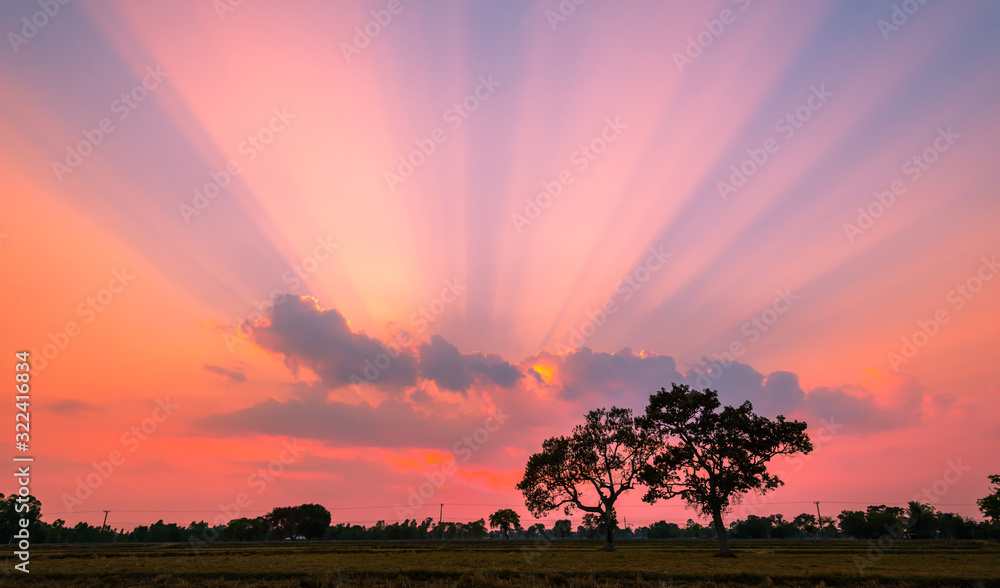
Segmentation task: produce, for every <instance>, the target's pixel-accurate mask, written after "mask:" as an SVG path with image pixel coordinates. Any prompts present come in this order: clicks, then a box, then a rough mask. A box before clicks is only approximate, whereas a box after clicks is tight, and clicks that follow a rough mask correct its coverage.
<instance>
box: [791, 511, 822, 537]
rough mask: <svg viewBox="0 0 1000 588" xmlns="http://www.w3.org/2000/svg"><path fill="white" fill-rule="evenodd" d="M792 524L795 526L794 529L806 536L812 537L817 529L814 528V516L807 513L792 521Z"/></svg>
mask: <svg viewBox="0 0 1000 588" xmlns="http://www.w3.org/2000/svg"><path fill="white" fill-rule="evenodd" d="M792 524H793V525H795V528H796V529H798V530H800V531H802V532H803V533H805V534H806V535H812V534H813V533H815V532H816V529H817V528H818V527H817V526H816V516H815V515H811V514H809V513H807V512H804V513H802V514H800V515H798V516H796V517H795V518H794V519H792Z"/></svg>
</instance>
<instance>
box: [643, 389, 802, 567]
mask: <svg viewBox="0 0 1000 588" xmlns="http://www.w3.org/2000/svg"><path fill="white" fill-rule="evenodd" d="M720 408H721V410H720ZM642 424H643V426H644V427H646V428H648V430H649V431H650V432H651V433H652V435H653V436H654V437H656V438H657V439H658V440H659V442H658V443H657V447H658V450H657V452H656V454H655V456H654V457H653V460H652V463H651V464H648V465H647V466H646V467H645V468H644V469H643V471H642V482H643V484H645V485H646V486H647V487H648V491H647V492H646V495H645V496H644V497H643V500H645V501H646V502H650V503H652V502H655V501H657V500H660V499H666V498H672V497H674V496H680V497H681V498H683V499H684V500H685V501H687V503H688V505H689V506H691V507H692V508H695V509H697V510H698V511H699V512H701V513H702V514H704V515H706V516H710V517H711V518H712V521H713V523H714V524H715V529H716V533H717V535H718V538H719V555H720V556H723V557H732V554H731V553H730V551H729V544H728V541H727V537H726V526H725V524H724V523H723V521H722V515H723V514H724V513H727V512H729V510H730V509H731V508H732V506H733V505H734V504H738V503H739V502H740V500H741V498H742V496H743V495H744V494H746V493H747V492H750V491H754V492H757V493H759V494H764V493H766V492H768V491H770V490H773V489H775V488H777V487H778V486H779V485H781V484H783V483H784V482H782V481H781V480H780V479H779V478H778V477H777V476H775V475H774V474H771V473H770V472H768V471H767V463H768V461H770V460H771V459H772V458H773V457H775V456H778V455H782V454H793V453H808V452H810V451H812V443H811V442H810V441H809V436H808V435H806V432H805V430H806V423H804V422H801V421H788V420H786V419H785V417H784V416H781V415H779V416H778V417H776V418H775V419H774V420H771V419H768V418H766V417H763V416H760V415H757V414H755V413H754V412H753V405H751V403H750V402H749V401H747V402H744V403H743V404H741V405H740V406H738V407H733V406H726V407H724V408H723V407H722V406H721V403H720V402H719V395H718V392H716V391H715V390H710V389H708V388H706V389H705V390H704V391H702V392H699V391H697V390H692V389H691V388H690V387H689V386H687V385H678V384H673V386H672V389H671V390H667V389H666V388H661V389H660V391H659V392H657V393H655V394H653V395H652V396H650V397H649V406H647V408H646V416H645V418H644V419H643V420H642Z"/></svg>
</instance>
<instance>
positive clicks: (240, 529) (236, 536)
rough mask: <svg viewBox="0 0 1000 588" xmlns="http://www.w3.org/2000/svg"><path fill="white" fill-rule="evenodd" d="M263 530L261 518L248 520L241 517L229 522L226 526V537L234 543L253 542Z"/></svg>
mask: <svg viewBox="0 0 1000 588" xmlns="http://www.w3.org/2000/svg"><path fill="white" fill-rule="evenodd" d="M261 529H262V526H261V520H260V519H259V518H255V519H248V518H246V517H240V518H238V519H233V520H231V521H229V524H228V525H226V536H227V537H228V538H229V539H231V540H233V541H253V539H254V538H255V537H256V536H257V535H259V534H260V532H261Z"/></svg>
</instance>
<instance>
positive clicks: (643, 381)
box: [200, 294, 933, 447]
mask: <svg viewBox="0 0 1000 588" xmlns="http://www.w3.org/2000/svg"><path fill="white" fill-rule="evenodd" d="M252 337H253V340H254V341H255V342H257V343H258V344H259V345H260V346H261V347H263V348H264V349H267V350H269V351H272V352H275V353H278V354H280V355H282V356H283V358H284V361H285V364H286V365H287V366H288V367H289V369H291V370H292V371H293V373H294V372H295V371H297V370H298V369H300V368H302V367H305V368H308V369H310V370H312V371H313V372H315V373H316V374H317V375H318V376H319V378H320V381H318V382H312V383H308V385H307V388H308V389H307V390H298V392H296V393H295V394H294V395H293V397H291V398H289V399H287V400H284V401H279V400H276V399H271V400H268V401H266V402H262V403H259V404H256V405H253V406H250V407H247V408H244V409H242V410H237V411H235V412H231V413H228V414H217V415H213V416H210V417H207V418H204V419H202V420H201V421H200V424H201V425H202V426H205V427H207V428H209V429H212V430H214V431H217V432H218V433H220V434H243V433H248V432H252V433H260V434H267V435H295V436H301V437H307V438H312V439H319V440H323V441H325V442H327V443H329V444H331V445H338V446H353V447H365V446H373V447H374V446H377V447H439V446H449V445H450V444H451V443H454V441H455V439H457V438H460V436H461V435H466V434H468V432H469V431H470V430H474V429H475V427H478V426H480V425H481V421H482V417H474V416H470V415H472V414H482V413H485V411H486V409H487V407H488V406H492V405H494V404H495V405H498V406H501V407H507V409H510V410H514V409H516V410H514V412H517V413H518V416H517V418H516V419H515V420H516V424H514V425H513V426H512V428H513V429H516V431H517V432H516V433H515V434H516V435H519V436H520V437H521V438H532V439H533V438H535V437H537V436H539V435H545V436H548V435H552V434H560V433H565V432H568V431H569V430H571V428H572V426H573V425H575V424H577V420H578V418H579V417H580V416H582V415H583V414H585V413H586V412H587V411H589V410H592V409H594V408H597V407H601V406H611V405H616V406H621V407H628V408H632V409H633V410H636V411H643V410H645V407H646V404H647V402H648V398H649V396H650V395H651V394H653V393H655V392H656V391H658V390H659V389H660V388H669V387H670V386H671V385H672V384H673V383H678V384H688V385H691V386H692V387H695V388H697V389H704V388H711V389H714V390H717V391H718V392H719V396H720V400H721V401H722V402H723V404H728V405H739V404H742V403H743V402H745V401H750V402H751V403H752V404H753V406H754V410H755V411H756V412H757V413H759V414H762V415H765V416H768V417H774V416H777V415H779V414H784V415H786V416H788V417H789V418H799V419H804V420H806V421H807V422H809V423H810V425H812V426H819V425H820V424H821V423H822V422H823V421H824V420H826V421H834V422H836V423H838V424H841V425H843V426H844V432H845V433H871V432H876V431H883V430H888V429H893V428H899V427H905V426H909V425H912V424H914V423H916V422H920V420H921V419H922V418H923V413H922V412H921V406H922V405H923V404H924V400H925V398H927V396H926V393H925V391H924V390H923V389H922V388H920V386H919V385H917V383H916V381H915V380H912V379H906V378H900V377H896V376H891V377H890V376H885V377H883V378H882V379H881V380H875V379H873V380H872V382H873V383H872V384H871V386H873V387H875V388H877V390H873V389H872V388H870V387H864V386H860V385H858V386H841V387H824V388H816V389H813V390H809V391H807V390H804V389H803V388H802V386H801V384H800V382H799V377H798V376H797V375H796V374H795V373H793V372H790V371H783V370H779V371H774V372H771V373H770V374H766V375H765V374H764V373H762V372H760V371H758V370H757V369H755V368H754V367H753V366H751V365H749V364H745V363H740V362H738V361H732V362H729V363H728V364H725V365H723V364H721V363H719V362H712V361H710V360H709V359H707V358H702V360H701V361H699V362H696V363H694V364H691V365H688V366H687V367H686V368H685V371H684V372H682V371H681V370H679V369H678V366H677V362H676V361H675V360H674V358H673V357H671V356H668V355H661V354H657V353H652V352H649V351H641V352H636V351H635V350H633V349H631V348H627V347H626V348H624V349H622V350H620V351H618V352H616V353H607V352H597V351H594V350H592V349H590V348H581V349H574V350H570V351H567V352H565V353H563V354H560V355H553V354H551V353H548V352H544V351H543V352H539V353H537V354H535V355H533V356H531V357H529V358H527V359H525V360H524V361H522V362H520V363H518V364H516V365H515V364H512V363H511V362H510V361H508V360H506V359H505V358H503V357H502V356H500V355H498V354H495V353H480V352H473V353H462V352H461V350H459V349H458V348H457V347H456V346H455V345H453V344H451V343H449V342H448V341H447V340H445V339H444V338H443V337H441V336H440V335H433V336H431V337H430V339H429V340H427V341H424V342H420V343H413V344H410V343H409V342H407V344H406V345H401V344H398V343H395V342H393V343H392V344H387V343H384V342H383V341H381V340H379V339H377V338H375V337H370V336H368V335H366V334H365V333H363V332H354V331H352V330H351V328H350V325H349V323H348V322H347V319H346V318H345V317H344V315H343V314H341V313H340V312H339V311H337V310H333V309H329V310H328V309H323V308H321V307H320V306H319V305H318V303H317V302H316V300H315V299H313V298H311V297H298V296H294V295H290V294H285V295H283V296H281V297H280V298H279V299H278V300H277V303H276V304H275V307H274V311H273V315H272V316H271V318H270V320H268V321H261V324H258V325H256V327H255V330H254V331H253V334H252ZM205 368H206V369H208V370H210V371H213V372H215V373H219V374H221V375H225V376H227V377H230V378H231V379H234V381H235V378H236V377H242V374H241V373H236V372H232V371H230V370H225V369H223V368H218V367H216V366H208V365H206V366H205ZM527 374H530V375H531V376H533V377H531V378H525V377H524V376H525V375H527ZM369 375H373V376H374V377H368V376H369ZM357 378H363V379H362V380H361V381H367V380H372V384H373V385H374V386H377V387H378V388H379V389H381V390H383V391H384V392H387V393H388V396H387V397H386V396H382V397H371V396H364V395H361V396H358V395H353V396H340V397H338V396H336V395H334V396H330V395H327V394H324V393H322V391H323V390H324V389H325V390H337V389H340V388H345V385H348V384H351V383H354V382H357ZM431 383H433V385H430V384H431ZM355 390H357V389H356V388H355ZM437 391H451V392H460V393H462V395H463V397H462V399H460V400H456V399H454V398H446V397H442V396H441V395H440V394H438V392H437ZM359 400H360V401H361V402H360V403H356V402H357V401H359ZM931 404H933V403H931ZM477 419H478V421H477Z"/></svg>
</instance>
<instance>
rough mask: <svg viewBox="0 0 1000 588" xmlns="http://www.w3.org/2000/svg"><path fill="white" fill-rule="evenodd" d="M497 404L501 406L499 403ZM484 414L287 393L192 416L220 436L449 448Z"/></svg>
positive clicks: (480, 423) (482, 419)
mask: <svg viewBox="0 0 1000 588" xmlns="http://www.w3.org/2000/svg"><path fill="white" fill-rule="evenodd" d="M501 409H503V407H502V405H501ZM486 418H487V417H486V416H485V415H462V416H457V417H455V418H444V417H441V416H438V415H435V414H429V415H428V414H422V413H421V412H420V411H418V410H417V409H416V407H415V406H413V405H412V404H410V403H407V402H403V401H400V400H395V399H388V400H385V401H384V402H382V403H381V404H379V405H378V406H377V407H373V406H371V405H369V404H367V403H364V402H362V403H361V404H355V405H352V404H345V403H341V402H328V401H322V400H302V399H298V398H292V399H289V400H286V401H284V402H279V401H277V400H274V399H270V400H267V401H265V402H261V403H258V404H255V405H253V406H250V407H248V408H244V409H242V410H238V411H235V412H232V413H228V414H217V415H212V416H208V417H205V418H202V419H199V420H198V421H196V424H197V425H199V426H201V427H203V428H204V429H207V430H209V431H215V432H217V433H219V434H222V435H231V434H241V433H259V434H264V435H286V436H293V437H301V438H306V439H318V440H322V441H326V442H328V443H330V444H331V445H336V446H340V447H439V448H450V447H452V446H453V445H454V444H455V443H456V442H457V441H459V440H460V439H462V436H465V435H472V434H473V432H474V431H475V430H476V429H478V428H480V427H482V426H483V424H484V422H485V421H486Z"/></svg>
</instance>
